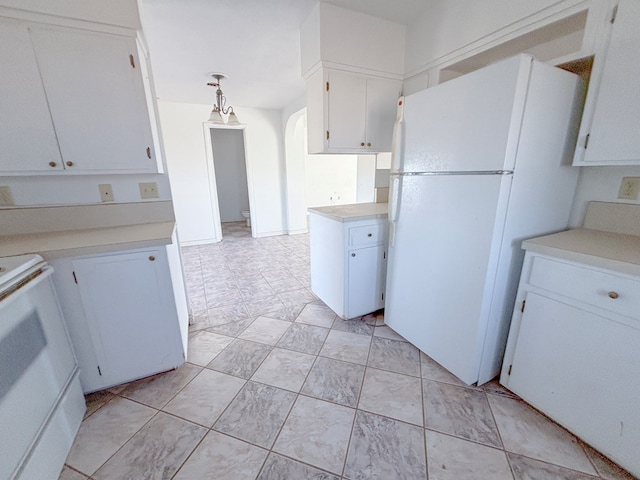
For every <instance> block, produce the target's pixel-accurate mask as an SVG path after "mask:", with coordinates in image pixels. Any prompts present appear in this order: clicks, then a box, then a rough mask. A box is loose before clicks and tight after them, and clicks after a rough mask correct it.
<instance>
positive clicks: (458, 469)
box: [426, 430, 513, 480]
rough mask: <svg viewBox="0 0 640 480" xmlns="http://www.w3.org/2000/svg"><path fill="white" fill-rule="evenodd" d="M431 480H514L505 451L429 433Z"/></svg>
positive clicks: (428, 455) (427, 435) (428, 447)
mask: <svg viewBox="0 0 640 480" xmlns="http://www.w3.org/2000/svg"><path fill="white" fill-rule="evenodd" d="M426 441H427V459H428V460H429V462H428V465H429V480H460V479H463V478H464V479H465V480H487V479H489V478H490V479H491V480H512V479H513V477H512V475H511V470H510V468H509V463H508V461H507V456H506V455H505V452H503V451H502V450H497V449H495V448H491V447H486V446H484V445H479V444H477V443H472V442H468V441H466V440H462V439H458V438H455V437H450V436H448V435H443V434H441V433H438V432H433V431H431V430H426Z"/></svg>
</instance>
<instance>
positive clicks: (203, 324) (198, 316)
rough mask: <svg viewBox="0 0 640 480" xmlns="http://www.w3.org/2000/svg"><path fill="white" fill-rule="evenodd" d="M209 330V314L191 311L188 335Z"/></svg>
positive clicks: (202, 311)
mask: <svg viewBox="0 0 640 480" xmlns="http://www.w3.org/2000/svg"><path fill="white" fill-rule="evenodd" d="M205 328H209V314H208V313H207V311H206V310H193V311H192V312H191V315H190V317H189V333H191V332H195V331H197V330H204V329H205Z"/></svg>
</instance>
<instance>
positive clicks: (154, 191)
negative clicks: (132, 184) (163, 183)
mask: <svg viewBox="0 0 640 480" xmlns="http://www.w3.org/2000/svg"><path fill="white" fill-rule="evenodd" d="M138 186H139V187H140V198H158V197H159V195H158V184H157V183H156V182H143V183H139V184H138Z"/></svg>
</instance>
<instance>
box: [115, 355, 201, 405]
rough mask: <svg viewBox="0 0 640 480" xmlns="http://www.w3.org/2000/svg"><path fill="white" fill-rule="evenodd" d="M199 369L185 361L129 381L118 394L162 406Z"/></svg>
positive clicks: (147, 403)
mask: <svg viewBox="0 0 640 480" xmlns="http://www.w3.org/2000/svg"><path fill="white" fill-rule="evenodd" d="M201 370H202V368H200V367H198V366H196V365H191V364H189V363H185V364H183V365H180V366H179V367H178V368H176V369H175V370H171V371H168V372H165V373H159V374H158V375H154V376H152V377H147V378H143V379H141V380H136V381H135V382H131V383H129V384H127V386H126V387H125V388H124V389H123V390H122V391H121V392H120V395H122V396H123V397H127V398H130V399H131V400H135V401H136V402H140V403H144V404H145V405H149V406H150V407H154V408H162V407H163V406H164V405H165V404H166V403H167V402H168V401H169V400H171V399H172V398H173V396H174V395H175V394H176V393H178V392H179V391H180V390H182V388H183V387H184V386H185V385H186V384H187V383H189V382H190V381H191V380H192V379H193V377H195V376H196V375H197V374H198V372H200V371H201Z"/></svg>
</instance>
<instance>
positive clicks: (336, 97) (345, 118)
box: [327, 70, 367, 151]
mask: <svg viewBox="0 0 640 480" xmlns="http://www.w3.org/2000/svg"><path fill="white" fill-rule="evenodd" d="M328 78H329V92H328V94H329V100H328V110H329V111H328V127H327V130H328V131H329V140H328V146H329V149H330V150H331V151H333V150H338V149H341V150H343V151H357V150H362V149H364V148H365V142H366V131H365V111H366V108H367V106H366V103H367V100H366V99H367V96H366V89H367V81H366V79H365V77H363V76H361V75H356V74H353V73H346V72H339V71H333V70H332V71H330V73H329V76H328Z"/></svg>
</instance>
